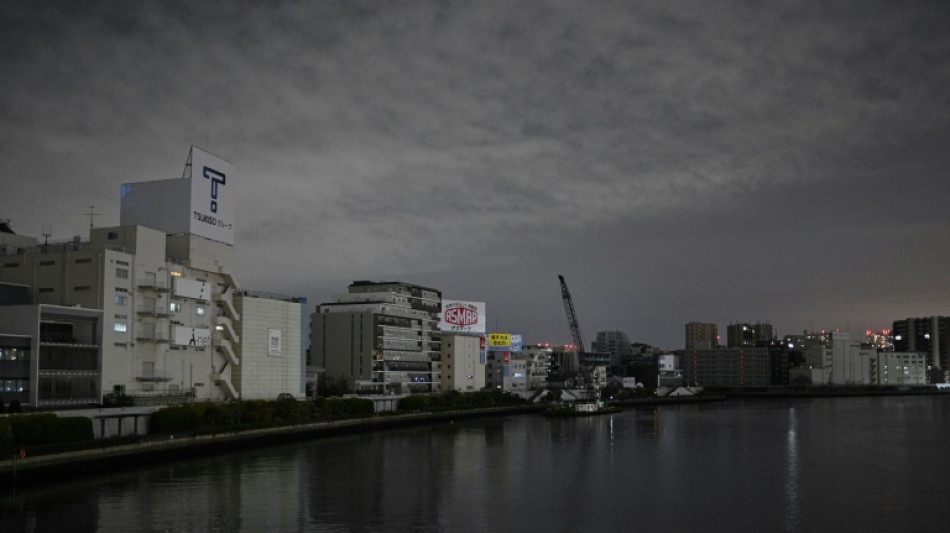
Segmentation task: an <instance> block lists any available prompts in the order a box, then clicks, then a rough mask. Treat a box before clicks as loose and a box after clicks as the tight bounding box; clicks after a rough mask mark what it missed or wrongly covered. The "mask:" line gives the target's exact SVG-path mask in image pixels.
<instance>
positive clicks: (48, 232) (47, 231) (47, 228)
mask: <svg viewBox="0 0 950 533" xmlns="http://www.w3.org/2000/svg"><path fill="white" fill-rule="evenodd" d="M42 235H43V246H46V245H48V244H49V238H50V237H52V236H53V226H51V225H49V224H43V233H42Z"/></svg>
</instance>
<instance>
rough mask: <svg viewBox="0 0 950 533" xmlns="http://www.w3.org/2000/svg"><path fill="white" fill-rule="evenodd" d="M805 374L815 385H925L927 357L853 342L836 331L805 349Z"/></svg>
mask: <svg viewBox="0 0 950 533" xmlns="http://www.w3.org/2000/svg"><path fill="white" fill-rule="evenodd" d="M803 353H804V357H805V365H804V366H802V367H800V368H799V369H798V370H797V371H796V372H797V373H798V374H802V373H805V375H808V376H809V378H810V379H811V382H812V384H813V385H889V386H895V385H897V386H899V385H924V384H926V383H927V365H926V354H925V353H923V352H894V351H889V350H879V349H877V348H876V347H874V346H870V345H867V344H861V343H859V342H856V341H852V340H851V337H850V334H849V333H848V332H840V331H835V332H832V333H830V334H829V340H828V341H827V342H824V343H818V342H814V343H811V344H810V345H808V347H806V348H805V349H804V350H803Z"/></svg>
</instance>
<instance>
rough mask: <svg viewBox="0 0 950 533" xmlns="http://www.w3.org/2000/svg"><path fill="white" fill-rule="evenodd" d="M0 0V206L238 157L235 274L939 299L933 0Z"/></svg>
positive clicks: (943, 255) (658, 314)
mask: <svg viewBox="0 0 950 533" xmlns="http://www.w3.org/2000/svg"><path fill="white" fill-rule="evenodd" d="M790 4H797V2H786V1H774V2H771V1H747V2H708V1H671V0H657V1H629V0H616V1H583V2H568V1H561V0H550V1H525V2H511V1H506V0H491V1H485V0H479V1H434V0H420V1H400V2H389V1H387V2H383V1H377V2H369V1H362V2H359V1H349V0H341V1H335V2H330V1H325V2H272V1H268V2H231V1H228V2H225V1H219V2H213V1H202V2H125V1H115V2H65V1H64V2H34V1H27V0H2V1H0V218H10V219H12V220H11V225H12V226H13V229H14V230H15V231H17V233H20V234H25V235H32V236H37V237H39V236H40V234H41V233H42V232H43V228H44V226H51V227H52V232H53V239H68V238H70V237H71V236H73V235H82V236H83V238H86V237H87V236H88V228H89V217H87V216H85V213H87V212H89V206H95V212H96V213H99V214H100V215H99V216H96V217H95V224H96V225H97V226H108V225H117V224H118V223H119V188H120V185H121V184H122V183H124V182H132V181H145V180H154V179H168V178H176V177H179V176H181V173H182V169H183V166H184V163H185V159H186V157H187V154H188V149H189V147H190V146H191V145H192V144H194V145H196V146H199V147H202V148H205V149H206V150H208V151H210V152H212V153H214V154H217V155H219V156H220V157H222V158H224V159H227V160H229V161H232V162H233V163H234V164H235V165H236V169H237V178H236V179H235V180H234V181H231V182H229V187H230V186H231V184H232V183H234V187H235V188H234V189H232V190H234V191H235V194H236V195H237V198H238V200H237V202H238V212H237V214H236V225H237V237H236V239H237V242H236V246H237V248H236V257H237V277H238V282H239V284H240V285H242V286H243V287H246V288H251V289H260V290H270V291H277V292H283V293H289V294H293V295H299V296H306V297H307V298H308V299H309V300H310V302H311V304H313V303H320V302H324V301H329V300H330V299H331V297H332V295H334V294H337V293H341V292H345V291H346V286H347V285H348V284H349V283H350V282H351V281H353V280H362V279H366V280H374V281H406V282H410V283H416V284H420V285H425V286H429V287H433V288H437V289H440V290H441V291H443V294H444V295H445V296H446V297H450V298H458V299H467V300H476V301H484V302H486V303H487V312H488V315H489V316H488V319H489V325H490V328H491V329H492V330H495V331H501V332H516V333H522V334H523V335H524V336H525V341H526V342H554V343H566V342H570V340H571V335H570V331H569V329H568V326H567V320H566V318H565V313H564V308H563V305H562V301H561V293H560V286H559V284H558V279H557V276H558V274H563V275H564V276H565V278H566V279H567V283H568V285H569V287H570V290H571V293H572V295H573V297H574V305H575V308H576V310H577V315H578V319H579V322H580V326H581V328H582V331H583V334H584V337H585V338H586V340H587V341H588V343H589V342H590V341H592V340H593V339H594V337H595V336H596V332H597V331H601V330H606V329H620V330H622V331H625V332H626V333H627V334H628V335H629V336H630V337H631V339H632V340H634V341H639V342H646V343H650V344H654V345H658V346H661V347H664V348H668V349H678V348H682V346H683V343H684V341H683V331H684V324H685V323H686V322H689V321H693V320H697V321H703V322H715V323H717V324H718V325H719V331H720V334H721V335H722V336H723V339H725V330H726V326H727V325H728V324H730V323H733V322H755V321H769V322H771V323H772V324H773V325H774V326H775V329H776V332H777V333H779V334H787V333H796V332H801V331H802V330H803V329H814V330H818V329H834V328H840V329H842V330H850V331H852V335H854V334H857V333H860V334H862V335H863V332H864V330H865V329H869V328H870V329H881V328H887V327H890V325H891V322H892V321H893V320H895V319H901V318H906V317H908V316H926V315H933V314H950V234H948V230H950V209H948V206H950V176H948V168H950V31H948V28H950V3H948V2H946V1H945V0H936V1H930V2H924V1H919V2H915V1H903V2H893V1H880V0H855V1H850V0H848V1H827V2H806V3H803V4H805V5H799V6H795V5H790Z"/></svg>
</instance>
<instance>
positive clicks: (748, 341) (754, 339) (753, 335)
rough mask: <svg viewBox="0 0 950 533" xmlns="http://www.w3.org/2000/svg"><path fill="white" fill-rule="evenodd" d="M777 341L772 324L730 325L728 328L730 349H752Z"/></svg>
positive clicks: (727, 342) (727, 334)
mask: <svg viewBox="0 0 950 533" xmlns="http://www.w3.org/2000/svg"><path fill="white" fill-rule="evenodd" d="M772 340H775V334H774V333H773V331H772V324H769V323H768V322H764V323H763V322H756V323H755V324H739V323H736V324H730V325H729V326H728V327H727V328H726V346H728V347H730V348H751V347H754V346H759V345H761V344H763V343H768V342H770V341H772Z"/></svg>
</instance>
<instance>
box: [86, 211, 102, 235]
mask: <svg viewBox="0 0 950 533" xmlns="http://www.w3.org/2000/svg"><path fill="white" fill-rule="evenodd" d="M101 214H102V213H96V206H94V205H90V206H89V212H88V213H86V216H87V217H89V230H90V231H92V228H94V227H96V226H95V224H93V217H97V216H99V215H101Z"/></svg>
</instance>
